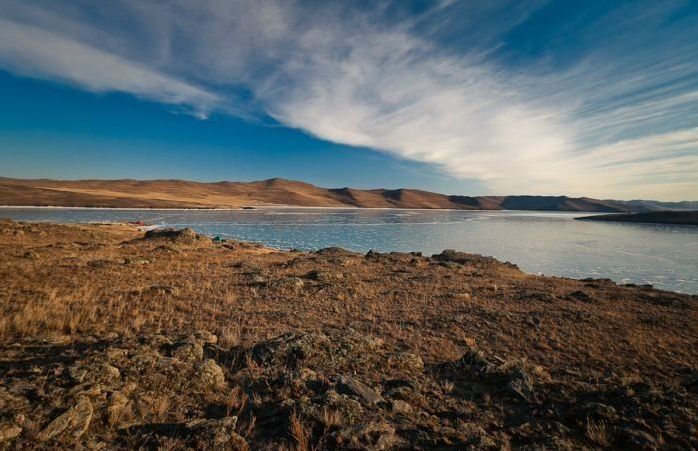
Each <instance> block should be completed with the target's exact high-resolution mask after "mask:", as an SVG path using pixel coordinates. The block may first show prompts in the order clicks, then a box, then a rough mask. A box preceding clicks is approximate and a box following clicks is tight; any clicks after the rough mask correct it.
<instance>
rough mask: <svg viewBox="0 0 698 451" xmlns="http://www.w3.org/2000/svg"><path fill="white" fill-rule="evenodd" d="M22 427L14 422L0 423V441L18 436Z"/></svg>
mask: <svg viewBox="0 0 698 451" xmlns="http://www.w3.org/2000/svg"><path fill="white" fill-rule="evenodd" d="M21 433H22V428H21V427H19V426H17V425H16V424H14V423H9V422H6V423H0V443H2V442H6V441H9V440H12V439H14V438H16V437H19V434H21Z"/></svg>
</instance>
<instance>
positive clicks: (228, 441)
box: [185, 416, 249, 451]
mask: <svg viewBox="0 0 698 451" xmlns="http://www.w3.org/2000/svg"><path fill="white" fill-rule="evenodd" d="M237 420H238V418H237V417H235V416H231V417H225V418H221V419H214V420H206V419H197V420H192V421H190V422H188V423H187V424H186V425H185V427H186V429H187V430H188V431H189V433H190V434H191V435H193V436H194V437H195V438H196V441H197V442H198V444H199V445H200V446H203V447H204V448H209V449H232V450H240V451H242V450H248V449H249V445H248V444H247V442H246V441H245V439H244V438H242V437H241V436H239V435H238V434H236V433H235V426H236V424H237Z"/></svg>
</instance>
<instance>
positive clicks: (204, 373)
mask: <svg viewBox="0 0 698 451" xmlns="http://www.w3.org/2000/svg"><path fill="white" fill-rule="evenodd" d="M198 374H199V379H200V381H201V384H202V385H205V386H212V387H222V386H224V385H225V374H224V373H223V368H221V367H220V366H219V365H218V364H217V363H216V361H215V360H213V359H206V360H205V361H204V362H203V363H202V364H201V365H199V368H198Z"/></svg>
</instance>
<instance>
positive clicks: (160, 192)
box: [0, 178, 693, 213]
mask: <svg viewBox="0 0 698 451" xmlns="http://www.w3.org/2000/svg"><path fill="white" fill-rule="evenodd" d="M692 204H693V203H691V202H684V203H674V204H672V203H666V202H664V203H662V202H655V201H630V202H623V201H614V200H599V199H591V198H587V197H582V198H571V197H567V196H459V195H450V196H449V195H444V194H438V193H432V192H429V191H422V190H416V189H406V188H401V189H372V190H361V189H355V188H348V187H346V188H336V189H328V188H321V187H318V186H315V185H311V184H309V183H304V182H297V181H292V180H285V179H281V178H274V179H270V180H262V181H256V182H213V183H202V182H193V181H185V180H129V179H123V180H74V181H64V180H48V179H35V180H24V179H10V178H0V205H5V206H30V205H31V206H60V207H106V208H114V207H121V208H128V207H130V208H240V207H243V206H269V205H292V206H300V207H361V208H425V209H434V208H446V209H456V210H542V211H587V212H599V213H628V212H640V211H642V212H644V211H652V210H656V209H665V210H671V209H683V208H684V207H685V206H687V205H692ZM672 205H673V206H674V207H675V208H672Z"/></svg>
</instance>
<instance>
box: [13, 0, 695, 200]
mask: <svg viewBox="0 0 698 451" xmlns="http://www.w3.org/2000/svg"><path fill="white" fill-rule="evenodd" d="M3 3H4V4H5V8H4V9H3V11H4V12H5V14H6V15H7V16H8V17H7V18H6V19H4V20H3V22H2V23H0V65H2V66H3V67H5V68H8V69H10V70H14V71H17V72H19V73H22V74H27V75H32V76H38V77H43V78H49V79H56V80H63V81H68V82H70V83H73V84H76V85H79V86H83V87H84V88H86V89H89V90H92V91H121V92H127V93H131V94H134V95H137V96H140V97H144V98H148V99H151V100H154V101H158V102H163V103H168V104H174V105H187V106H188V107H189V108H191V110H192V111H194V112H196V114H197V115H200V116H202V117H203V116H205V115H207V114H208V113H209V112H210V111H221V112H224V113H227V114H237V115H255V114H256V115H268V116H271V117H273V118H275V119H276V120H277V121H278V122H280V123H281V124H283V125H286V126H289V127H295V128H299V129H302V130H304V131H306V132H308V133H310V134H312V135H315V136H317V137H319V138H322V139H325V140H329V141H332V142H337V143H342V144H348V145H354V146H363V147H368V148H372V149H375V150H377V151H383V152H388V153H391V154H393V155H395V156H398V157H400V158H405V159H409V160H415V161H420V162H425V163H429V164H432V165H434V166H436V167H439V168H440V169H441V170H443V171H444V172H447V173H449V174H452V175H453V176H455V177H460V178H472V179H478V180H481V181H483V182H484V183H485V185H486V186H487V187H488V189H489V190H490V191H491V192H499V193H511V192H530V193H566V194H579V195H583V194H586V195H596V196H601V197H614V196H615V197H640V196H646V197H657V196H660V197H663V198H666V199H671V198H674V199H676V198H686V197H690V196H694V194H691V193H695V192H698V180H697V179H698V178H697V177H695V174H696V173H698V157H696V155H697V154H698V139H697V137H696V133H695V129H696V126H698V123H697V122H698V121H697V120H696V117H698V107H697V106H696V105H698V102H696V98H697V97H698V75H696V74H697V73H698V63H696V62H695V61H698V39H691V32H690V31H687V30H688V29H687V28H686V21H687V20H688V21H690V20H693V19H690V17H689V19H683V20H684V22H681V21H680V20H679V21H678V25H673V26H670V25H666V24H667V23H669V22H670V21H669V19H667V18H668V17H669V18H670V17H673V16H671V15H672V14H674V13H675V12H676V11H677V10H678V9H680V8H681V7H682V2H663V4H662V5H657V4H655V3H653V2H638V4H637V5H633V6H629V7H628V6H625V7H618V8H617V9H615V10H613V11H611V12H609V13H608V14H602V15H600V16H599V17H598V18H597V19H596V20H593V21H590V22H589V23H588V24H587V25H586V26H583V27H580V28H579V29H577V30H573V31H574V32H575V33H577V36H576V38H578V40H579V41H580V42H584V43H585V51H584V52H581V53H580V54H579V55H576V56H575V57H574V58H566V60H565V64H563V65H560V64H555V61H554V60H555V57H559V56H560V55H556V54H554V51H553V50H551V51H550V52H553V53H552V54H551V53H550V52H548V53H546V52H542V54H540V55H536V57H535V58H528V59H526V60H525V61H523V62H522V61H520V58H519V59H518V60H517V61H515V62H510V61H508V60H507V57H508V56H511V53H512V52H513V50H511V49H510V47H511V46H510V45H509V43H507V42H506V39H507V36H508V33H509V31H510V30H512V29H514V28H516V27H517V26H519V25H520V24H522V23H526V21H527V20H529V16H530V15H532V14H534V13H535V12H536V11H537V10H538V9H539V8H542V7H545V4H546V2H542V1H533V2H528V3H526V4H525V5H521V4H518V3H517V4H516V5H512V4H509V3H508V2H506V1H495V2H491V3H488V4H487V5H485V6H483V5H470V4H468V3H460V2H441V3H435V4H434V5H435V6H433V7H432V8H430V9H427V10H423V11H419V12H418V13H416V14H412V15H410V14H407V13H404V16H403V15H400V14H397V15H396V14H395V11H394V10H395V8H398V9H399V5H398V6H396V5H395V4H389V3H381V4H380V5H379V7H377V8H376V9H375V10H371V11H357V10H354V9H350V8H348V7H346V6H343V5H342V4H339V3H337V4H329V5H328V4H322V5H320V4H317V3H307V2H299V1H292V0H289V1H265V2H257V1H251V0H236V1H217V0H209V1H204V2H194V1H189V0H172V1H169V2H148V3H144V2H140V1H135V0H121V1H119V2H114V3H110V4H109V5H104V6H99V7H94V5H91V4H89V3H88V2H83V1H80V0H76V1H75V2H73V3H72V4H71V8H62V9H58V8H57V7H56V6H55V4H54V3H53V2H48V1H43V0H37V1H36V2H33V3H32V5H31V6H27V5H26V4H20V3H17V2H15V1H13V0H0V4H3ZM640 3H642V5H639V4H640ZM391 8H392V9H391ZM388 12H389V13H390V17H399V18H400V19H394V18H390V17H388ZM2 15H3V13H2V12H0V17H1V16H2ZM115 18H116V19H115ZM123 18H128V19H129V21H128V23H132V24H135V25H129V27H127V28H124V26H123V23H125V22H124V21H123V20H122V19H123ZM672 20H675V19H672ZM676 20H678V19H676ZM676 20H675V21H676ZM565 31H566V32H570V30H565ZM693 37H694V38H695V37H696V36H695V35H694V36H693ZM455 43H460V44H459V45H456V44H455ZM643 46H644V47H643ZM235 89H245V90H247V91H249V92H250V93H251V95H250V96H249V98H246V99H245V100H244V101H242V100H240V98H239V97H235V96H233V95H231V91H233V90H235ZM653 193H657V194H656V195H653Z"/></svg>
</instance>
